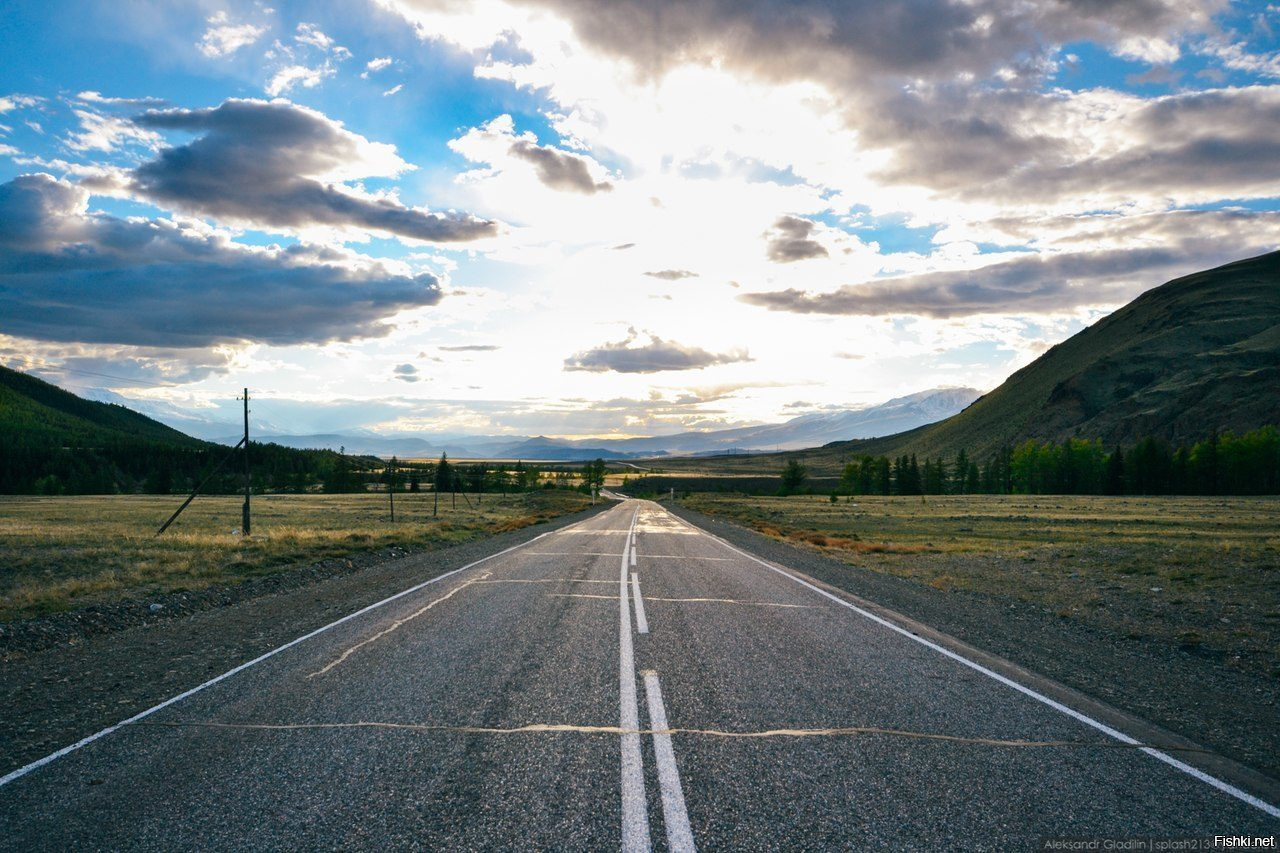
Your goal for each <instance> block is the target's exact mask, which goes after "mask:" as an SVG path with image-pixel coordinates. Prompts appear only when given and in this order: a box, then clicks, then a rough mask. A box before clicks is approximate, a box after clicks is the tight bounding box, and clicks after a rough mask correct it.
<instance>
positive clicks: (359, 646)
mask: <svg viewBox="0 0 1280 853" xmlns="http://www.w3.org/2000/svg"><path fill="white" fill-rule="evenodd" d="M491 574H493V573H492V572H484V573H483V574H480V575H477V576H476V577H474V578H472V579H471V580H468V581H464V582H463V583H460V584H458V585H457V586H455V587H454V588H453V589H451V590H449V591H448V592H446V593H445V594H444V595H442V596H440V597H439V598H437V599H436V600H434V601H432V602H431V603H430V604H428V605H426V606H425V607H420V608H418V609H417V610H415V611H414V612H412V613H410V614H409V615H408V616H405V617H403V618H401V619H397V620H395V621H394V622H392V623H391V625H390V626H388V627H386V628H384V629H382V630H381V631H379V632H378V633H376V634H374V635H373V636H372V637H368V638H366V639H364V640H361V641H360V642H358V643H356V644H355V645H354V646H351V647H350V648H349V649H347V650H346V651H344V652H343V653H342V654H340V655H338V656H337V657H336V658H334V659H333V660H331V661H330V662H329V663H328V664H326V665H325V666H323V667H322V668H320V669H318V670H316V671H315V672H313V673H311V674H310V675H308V676H307V678H308V679H311V678H315V677H316V676H317V675H324V674H325V673H326V672H328V671H329V670H331V669H333V668H334V667H335V666H338V665H339V664H341V663H343V662H344V661H345V660H346V659H347V658H349V657H351V656H352V655H353V654H355V653H356V652H357V651H359V650H360V649H362V648H364V647H365V646H367V645H369V644H370V643H373V642H376V641H378V640H380V639H382V638H383V637H385V636H387V634H390V633H391V632H393V631H395V630H397V629H398V628H400V626H402V625H404V624H405V623H406V622H411V621H413V620H414V619H417V618H418V617H419V616H421V615H422V614H424V613H426V612H427V611H428V610H430V609H431V608H433V607H435V606H436V605H437V604H439V603H440V602H442V601H448V600H449V599H450V598H453V596H454V595H456V594H457V593H459V592H461V591H462V590H464V589H466V588H467V587H469V586H472V585H474V584H476V583H478V582H480V581H482V580H484V579H485V578H487V577H489V575H491Z"/></svg>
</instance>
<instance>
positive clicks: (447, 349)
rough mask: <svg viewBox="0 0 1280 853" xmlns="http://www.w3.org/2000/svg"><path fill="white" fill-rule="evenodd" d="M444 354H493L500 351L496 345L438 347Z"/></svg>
mask: <svg viewBox="0 0 1280 853" xmlns="http://www.w3.org/2000/svg"><path fill="white" fill-rule="evenodd" d="M440 349H441V350H443V351H444V352H493V351H494V350H499V349H502V347H500V346H497V345H496V344H464V345H462V346H456V347H440Z"/></svg>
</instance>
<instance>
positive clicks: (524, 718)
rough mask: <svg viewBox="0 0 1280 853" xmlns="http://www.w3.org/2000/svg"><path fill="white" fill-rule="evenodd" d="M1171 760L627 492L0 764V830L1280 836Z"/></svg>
mask: <svg viewBox="0 0 1280 853" xmlns="http://www.w3.org/2000/svg"><path fill="white" fill-rule="evenodd" d="M1153 689H1159V688H1158V685H1153ZM1119 737H1121V738H1123V735H1122V734H1121V735H1119ZM1186 757H1187V756H1185V755H1183V756H1181V758H1186ZM1179 760H1180V759H1179V756H1178V755H1176V754H1170V753H1163V752H1162V753H1159V754H1151V753H1149V752H1144V751H1142V750H1141V749H1139V748H1138V747H1136V746H1134V745H1133V744H1132V743H1126V742H1124V741H1123V740H1121V739H1117V736H1116V735H1115V734H1112V733H1108V732H1106V731H1102V730H1100V729H1099V728H1098V727H1097V726H1095V725H1092V724H1091V723H1090V721H1089V720H1087V719H1083V720H1082V719H1079V718H1077V716H1072V713H1071V712H1070V710H1069V709H1066V708H1064V707H1061V706H1058V707H1055V706H1054V705H1053V704H1052V703H1050V702H1048V701H1047V700H1044V699H1043V697H1040V696H1039V695H1038V694H1036V693H1035V692H1034V690H1031V689H1027V688H1025V687H1021V689H1020V685H1015V684H1011V683H1007V682H1005V681H1002V680H1000V678H999V676H996V675H994V674H993V673H991V672H989V671H986V670H983V669H982V668H981V667H976V666H974V665H972V664H970V663H968V662H966V661H965V660H962V659H959V658H957V657H956V656H955V655H954V653H951V652H949V651H947V650H946V649H944V648H941V647H939V646H935V645H932V644H930V643H929V642H927V641H924V640H922V639H921V638H918V637H914V636H912V635H911V634H910V633H909V632H907V631H904V630H901V629H897V628H895V627H894V626H893V625H892V624H890V623H886V622H884V621H880V620H878V618H877V617H875V616H874V615H872V614H869V613H867V612H865V611H861V610H859V609H857V608H856V607H855V606H852V605H850V603H849V602H847V601H845V600H844V599H842V598H841V597H839V596H837V595H833V594H832V593H830V592H827V591H825V590H823V589H820V588H818V587H816V586H813V585H811V584H809V583H808V582H807V581H806V580H805V579H804V578H803V577H799V576H796V575H793V574H791V573H789V572H787V571H785V570H784V569H783V568H779V567H777V566H774V565H772V564H767V563H764V562H762V561H760V560H758V559H756V558H754V557H753V556H751V555H749V554H747V553H745V552H743V551H740V550H738V549H737V548H735V547H734V546H731V545H729V544H728V543H726V542H723V541H722V540H719V539H717V538H715V537H713V536H711V535H709V534H707V533H704V532H702V531H700V530H698V529H696V528H693V527H691V526H689V525H688V524H687V523H685V522H684V521H682V520H680V519H678V518H676V517H675V516H673V515H671V514H670V513H668V512H666V511H665V510H664V509H663V508H661V507H660V506H658V505H657V504H655V503H651V502H645V501H636V500H626V501H622V502H620V503H618V504H617V505H615V506H614V507H613V508H611V509H609V510H608V511H606V512H603V513H601V514H599V515H596V516H593V517H591V518H589V519H587V520H585V521H582V522H580V523H578V524H576V525H572V526H570V527H566V528H563V529H560V530H558V531H555V532H553V533H549V534H545V535H543V536H541V537H539V538H537V539H534V540H533V541H531V542H529V543H527V544H525V545H522V546H517V547H515V548H513V549H509V550H507V551H504V552H501V553H499V554H496V555H494V556H492V557H490V558H488V559H486V560H483V561H481V562H479V563H477V564H473V565H471V566H469V567H465V568H463V569H459V570H457V571H456V572H453V573H450V574H448V575H444V576H442V577H439V578H437V579H435V580H433V581H430V582H427V583H425V584H422V585H420V586H419V587H416V588H413V589H411V590H409V591H407V592H405V593H404V594H401V595H400V596H398V597H395V598H394V599H392V600H388V601H386V602H384V603H381V604H379V605H374V606H373V607H371V608H368V609H366V610H365V611H361V612H360V613H358V614H355V615H353V616H351V617H348V618H347V619H345V620H343V621H341V622H339V623H335V624H334V625H331V626H329V627H327V628H324V629H321V630H320V631H318V632H316V633H315V634H313V635H308V636H307V637H306V638H300V639H299V640H298V641H295V642H294V643H292V644H290V645H288V646H287V647H283V648H282V649H279V650H277V651H276V652H273V653H270V654H269V655H268V656H266V657H264V658H262V659H259V660H258V661H257V662H254V663H251V664H250V665H247V666H245V667H242V668H239V669H237V670H235V671H233V672H232V673H230V674H228V675H225V676H220V677H219V678H218V679H215V680H214V681H213V682H212V683H210V684H208V685H207V686H203V687H201V688H197V689H196V690H195V691H193V692H191V693H190V694H189V695H185V696H184V697H181V698H177V700H176V701H171V702H170V703H167V704H165V705H164V706H161V707H159V708H158V709H153V710H152V711H150V712H145V713H144V714H143V715H140V716H139V717H137V718H134V719H133V720H132V721H129V722H127V723H125V724H123V725H121V726H119V727H113V729H111V730H108V731H107V732H105V733H101V734H100V735H99V736H95V737H93V738H92V739H89V740H88V741H87V742H85V743H83V744H82V745H79V746H77V747H75V748H73V749H71V750H69V751H66V752H65V754H61V755H57V756H56V757H54V758H52V759H50V760H48V761H45V762H44V763H39V762H37V765H38V766H29V767H28V768H23V769H21V770H18V771H15V772H14V773H11V774H9V775H8V776H6V777H4V779H3V780H2V781H0V847H3V848H4V849H20V850H27V849H155V850H174V849H187V848H200V849H245V848H272V849H276V848H282V849H372V848H377V849H387V848H430V849H451V850H452V849H465V850H479V849H521V850H528V849H554V850H609V849H618V848H621V849H624V850H647V849H664V848H669V849H680V850H688V849H696V848H702V849H704V850H714V849H788V850H800V849H805V850H818V849H866V848H881V849H895V850H902V849H929V850H937V849H947V848H953V847H959V846H964V847H969V848H980V849H982V848H992V849H1035V847H1036V844H1037V839H1040V838H1042V837H1046V836H1094V835H1107V836H1160V837H1170V836H1193V835H1194V836H1204V835H1206V834H1207V835H1213V834H1223V833H1230V834H1243V833H1252V834H1264V835H1271V834H1274V833H1275V832H1276V831H1277V830H1278V829H1280V820H1277V817H1276V815H1277V812H1276V810H1275V808H1274V807H1273V806H1272V805H1270V804H1268V803H1265V802H1263V801H1260V800H1256V799H1255V800H1252V801H1251V800H1250V798H1249V796H1248V795H1247V794H1245V793H1244V792H1242V791H1239V790H1236V789H1232V788H1230V786H1226V785H1224V784H1223V783H1221V782H1219V781H1218V780H1216V779H1214V778H1212V777H1205V776H1204V774H1200V775H1199V776H1197V775H1196V771H1194V770H1192V769H1191V768H1190V767H1188V766H1186V765H1179Z"/></svg>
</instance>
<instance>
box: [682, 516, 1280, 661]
mask: <svg viewBox="0 0 1280 853" xmlns="http://www.w3.org/2000/svg"><path fill="white" fill-rule="evenodd" d="M682 503H684V504H685V505H687V506H689V507H690V508H692V509H696V510H698V511H701V512H705V513H708V514H712V515H718V516H722V517H725V518H727V519H728V520H731V521H735V522H737V523H739V524H742V525H744V526H747V527H751V528H753V529H755V530H757V531H760V532H762V533H764V534H766V535H768V536H772V537H775V538H778V539H783V540H787V541H789V542H792V543H799V544H802V545H804V546H805V547H809V548H813V549H816V550H819V551H821V552H823V553H824V554H826V555H828V556H831V557H835V558H836V559H839V560H841V561H843V562H845V563H847V564H848V565H850V566H851V567H857V568H859V569H869V570H871V571H876V572H884V573H888V574H892V575H897V576H900V577H904V578H909V579H911V580H912V581H915V582H918V583H921V584H927V585H929V586H931V587H933V588H935V589H938V590H942V591H951V590H967V591H971V592H974V593H978V594H982V595H986V596H991V597H995V598H1004V599H1009V600H1012V599H1017V600H1021V601H1023V602H1031V603H1033V604H1036V605H1038V606H1040V607H1042V608H1043V609H1044V610H1045V611H1046V612H1048V613H1050V614H1056V615H1057V616H1058V617H1061V618H1064V619H1074V620H1079V621H1081V622H1084V623H1086V624H1088V625H1090V626H1092V627H1096V628H1099V629H1101V630H1104V631H1107V632H1112V633H1115V634H1118V635H1121V636H1127V637H1131V638H1147V639H1152V640H1157V641H1160V642H1167V643H1170V644H1175V645H1177V646H1179V647H1181V648H1183V649H1184V650H1186V651H1188V652H1193V653H1198V654H1208V655H1212V656H1214V657H1221V659H1222V660H1223V662H1224V663H1225V664H1226V665H1228V666H1232V667H1240V668H1245V669H1249V670H1252V671H1255V672H1257V671H1261V672H1264V673H1266V674H1267V675H1269V676H1271V677H1280V499H1278V498H1274V497H1269V498H1190V497H1187V498H1183V497H1159V498H1136V497H1135V498H1109V497H1078V496H1045V495H1028V496H988V495H975V496H946V497H935V496H930V497H928V498H925V499H923V500H922V499H921V498H920V497H918V496H917V497H856V498H853V499H852V500H849V499H845V498H842V499H841V500H840V501H839V503H835V504H833V503H831V502H830V500H829V498H827V497H825V496H824V497H808V496H805V497H789V498H772V497H746V496H742V495H712V494H696V495H693V496H691V497H690V498H688V499H687V500H684V501H682ZM957 606H961V605H960V604H959V603H957Z"/></svg>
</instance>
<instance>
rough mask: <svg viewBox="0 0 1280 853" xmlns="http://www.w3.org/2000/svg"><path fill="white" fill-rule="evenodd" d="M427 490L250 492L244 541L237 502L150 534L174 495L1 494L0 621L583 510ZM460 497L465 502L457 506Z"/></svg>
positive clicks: (581, 499) (565, 502)
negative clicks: (435, 508) (391, 505)
mask: <svg viewBox="0 0 1280 853" xmlns="http://www.w3.org/2000/svg"><path fill="white" fill-rule="evenodd" d="M431 497H432V496H431V494H430V493H425V492H424V493H417V494H401V495H397V496H396V521H395V523H394V524H392V523H391V522H390V521H389V519H388V513H387V495H386V494H385V493H383V494H372V493H371V494H358V495H260V496H258V495H255V496H254V498H253V535H252V536H249V537H242V536H239V535H238V534H237V533H235V532H234V531H235V530H236V529H237V528H238V527H239V526H240V504H241V499H240V498H238V497H201V498H197V499H196V501H195V502H194V503H193V504H192V505H191V506H190V507H188V508H187V511H186V512H185V513H183V515H182V517H181V518H180V519H179V520H178V521H177V522H175V524H174V525H173V526H172V527H171V528H169V530H168V531H166V532H165V534H164V535H163V536H159V537H157V536H155V531H156V530H157V529H158V528H159V527H160V525H161V524H162V523H163V522H164V520H165V519H166V518H168V517H169V514H170V513H172V512H173V510H174V509H176V508H177V506H178V505H179V504H180V503H181V502H182V498H181V497H180V496H177V497H174V496H163V497H153V496H142V495H109V496H92V497H90V496H86V497H0V622H8V621H13V620H16V619H23V618H29V617H34V616H40V615H43V614H47V613H52V612H57V611H61V610H67V609H72V608H76V607H81V606H85V605H90V604H100V603H107V602H112V601H117V600H120V599H122V598H126V597H137V596H145V595H148V594H152V593H161V592H173V591H176V590H191V589H201V588H204V587H208V586H212V585H215V584H225V583H235V582H237V581H240V580H244V579H247V578H252V577H258V576H262V575H266V574H271V573H275V572H284V571H289V570H290V569H293V568H299V567H303V566H308V565H311V564H312V563H315V562H317V561H319V560H323V559H326V558H332V557H344V556H350V555H352V554H356V553H360V552H365V551H376V550H381V549H385V548H390V547H397V548H405V549H412V548H421V547H424V546H428V545H432V544H444V543H450V542H462V541H466V540H469V539H475V538H478V537H481V536H486V535H489V534H493V533H500V532H503V531H507V530H515V529H518V528H521V527H526V526H528V525H530V524H535V523H537V522H539V521H543V520H546V519H548V518H553V517H555V516H557V515H562V514H565V513H568V512H575V511H577V510H580V509H582V508H584V507H585V506H587V504H588V502H589V499H588V498H586V497H585V496H583V495H580V494H577V493H573V492H563V491H555V492H551V491H545V492H544V491H539V492H534V493H531V494H528V495H525V494H519V495H485V496H484V500H483V502H482V503H480V504H477V503H476V496H475V495H470V496H468V498H467V499H464V498H463V497H462V496H461V495H459V496H458V498H457V507H456V508H454V506H453V501H452V500H450V499H449V498H448V497H447V496H442V497H441V500H440V511H439V512H440V514H439V516H438V517H436V518H433V517H432V515H431V511H432V500H431ZM468 500H469V501H470V505H468Z"/></svg>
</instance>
